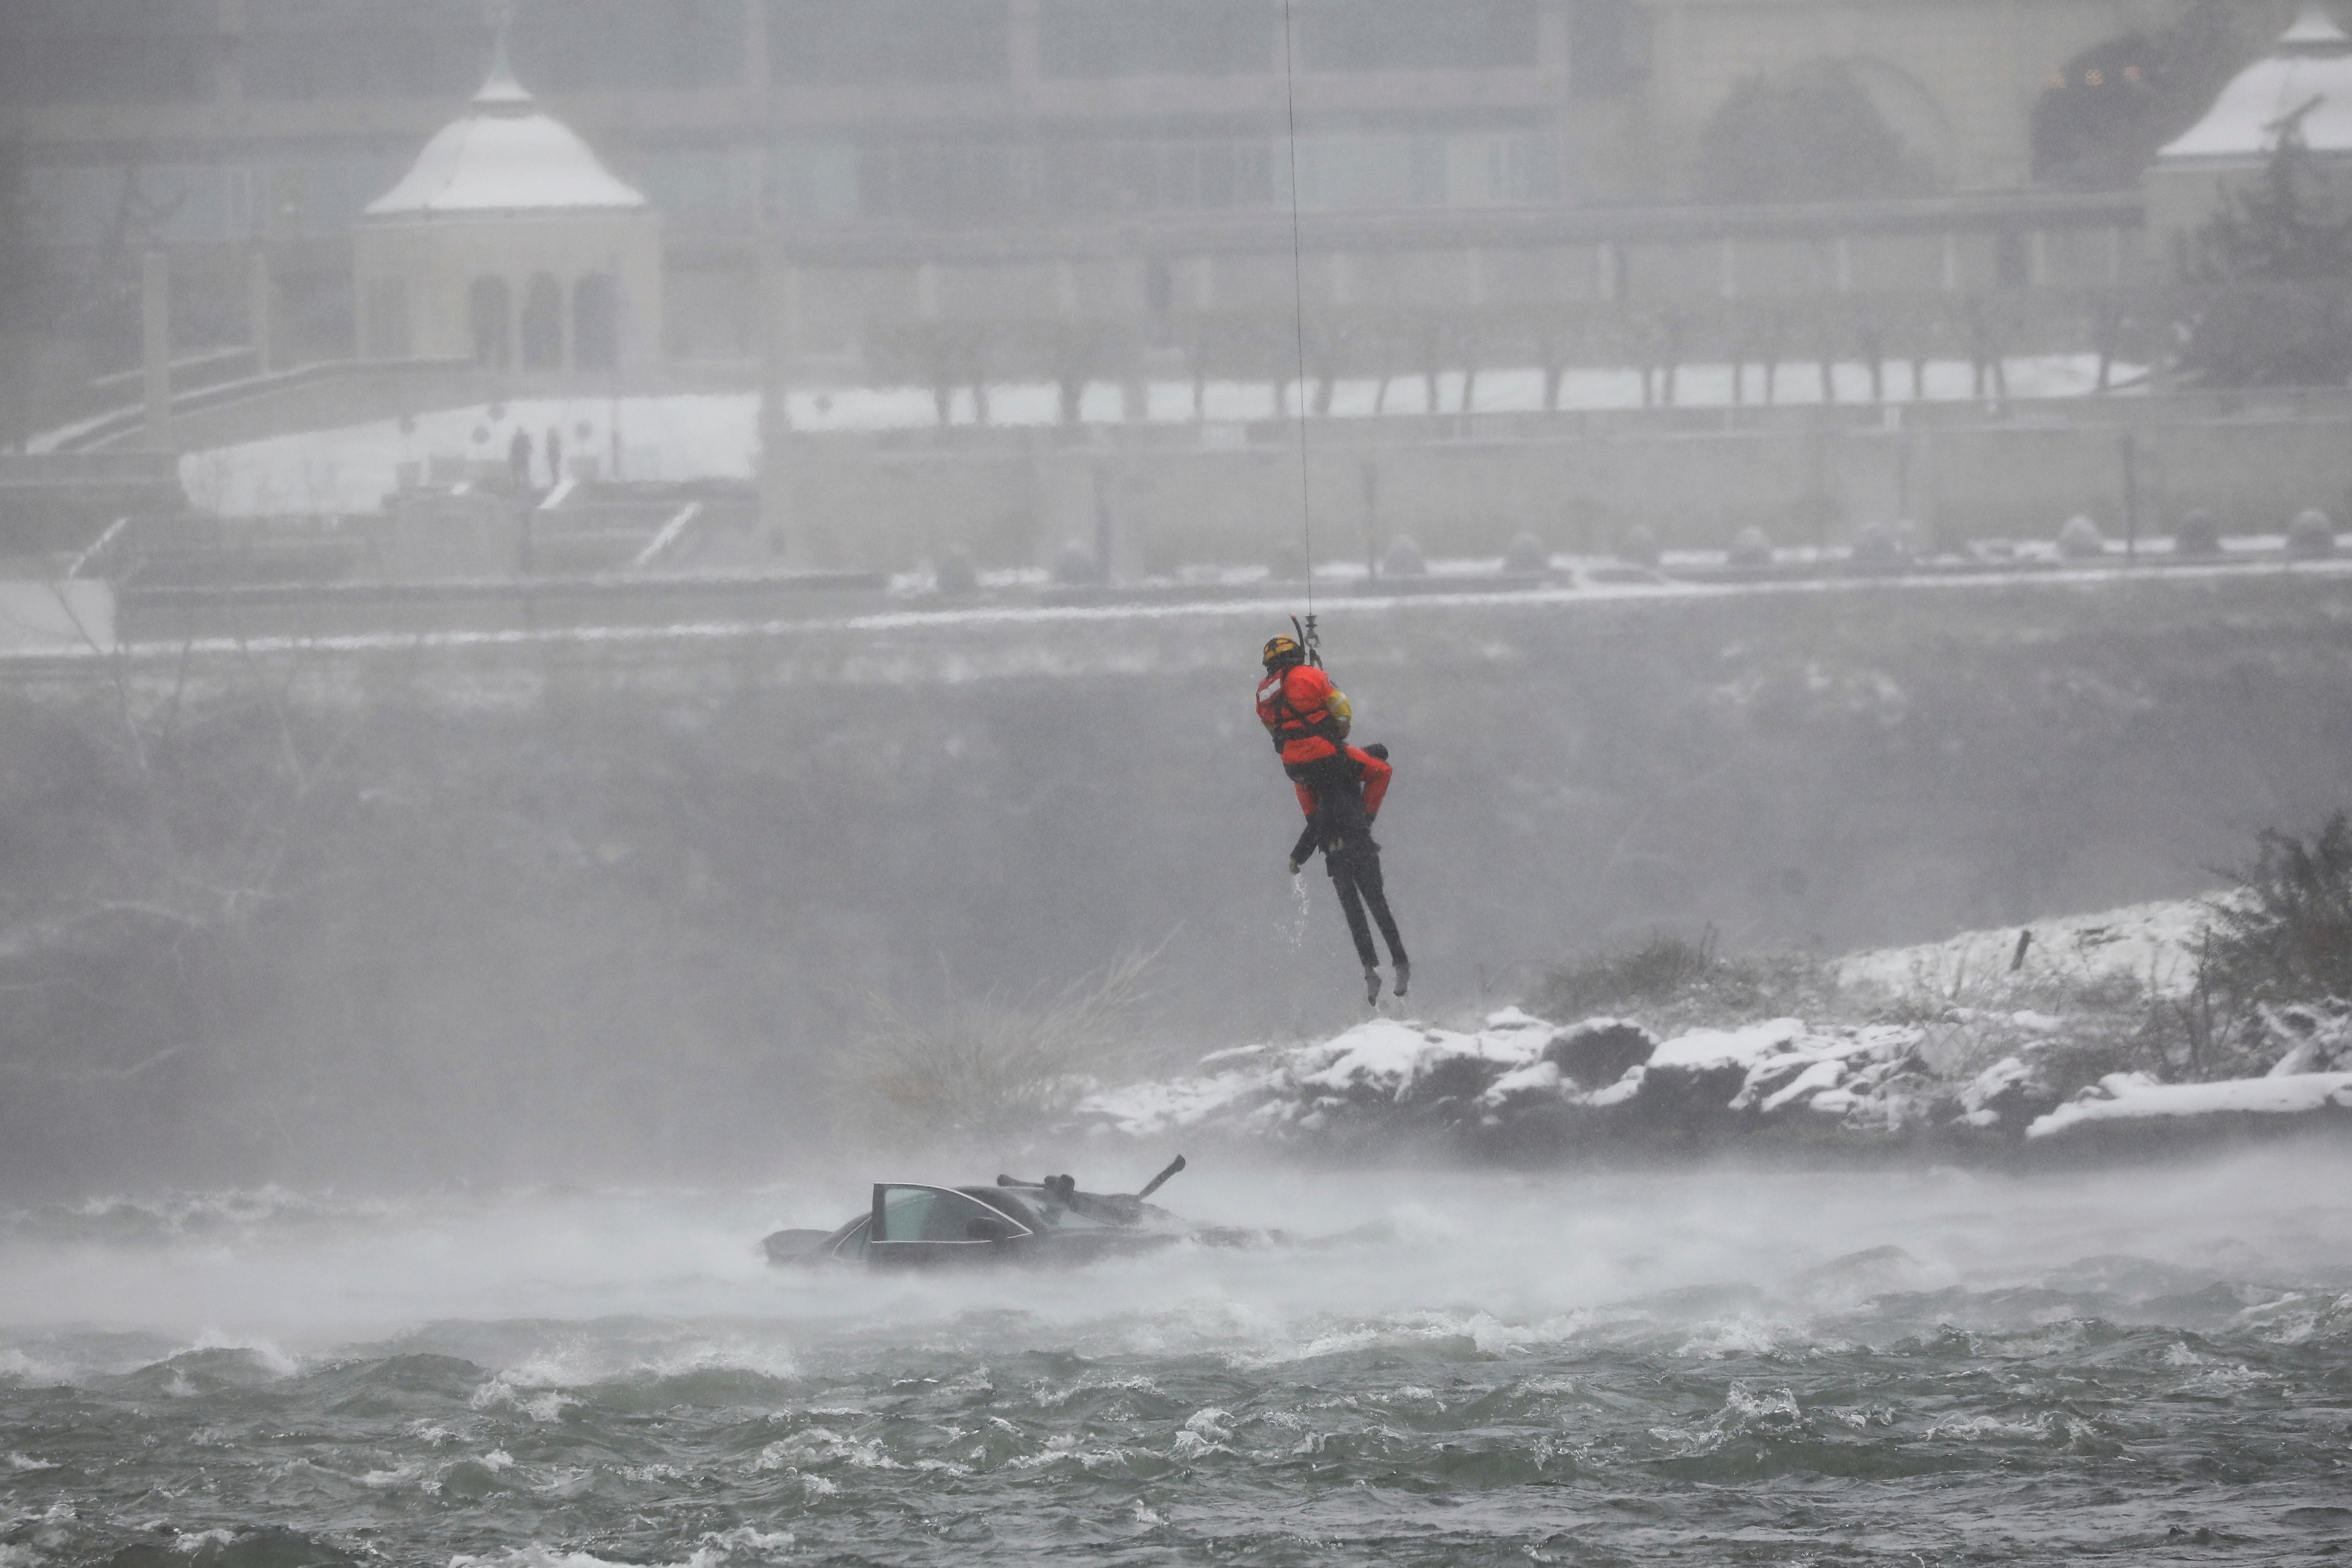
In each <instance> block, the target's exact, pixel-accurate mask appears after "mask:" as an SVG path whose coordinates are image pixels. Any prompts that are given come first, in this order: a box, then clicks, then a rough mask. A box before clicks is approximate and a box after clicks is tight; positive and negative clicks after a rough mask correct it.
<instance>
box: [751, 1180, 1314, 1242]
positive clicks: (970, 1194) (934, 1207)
mask: <svg viewBox="0 0 2352 1568" xmlns="http://www.w3.org/2000/svg"><path fill="white" fill-rule="evenodd" d="M1183 1168H1184V1157H1183V1156H1182V1155H1181V1154H1179V1155H1178V1156H1177V1157H1176V1160H1175V1163H1172V1164H1171V1165H1170V1166H1169V1167H1168V1168H1167V1169H1166V1170H1164V1171H1162V1172H1160V1174H1158V1175H1157V1176H1154V1177H1153V1178H1152V1179H1151V1180H1150V1183H1149V1184H1146V1185H1145V1187H1144V1188H1143V1190H1142V1191H1141V1192H1139V1193H1087V1192H1080V1191H1079V1190H1078V1184H1077V1180H1076V1177H1073V1176H1047V1177H1046V1178H1045V1179H1044V1180H1043V1181H1037V1182H1024V1181H1016V1180H1015V1179H1013V1177H1011V1176H999V1177H997V1178H996V1184H995V1185H993V1186H988V1187H941V1186H933V1185H931V1184H929V1183H925V1182H877V1183H875V1184H874V1202H873V1204H872V1205H871V1206H870V1207H869V1208H868V1209H867V1210H866V1213H864V1214H861V1215H855V1216H854V1217H852V1218H851V1219H849V1220H847V1221H846V1222H845V1223H844V1224H842V1225H841V1226H838V1227H837V1228H835V1229H833V1230H780V1231H777V1232H776V1233H775V1234H774V1235H772V1236H770V1237H765V1238H764V1239H762V1240H761V1243H760V1247H761V1251H763V1252H765V1253H766V1254H767V1255H768V1261H769V1262H771V1263H782V1264H792V1265H796V1266H803V1267H815V1266H822V1265H826V1264H834V1263H855V1264H863V1265H865V1266H866V1267H867V1268H935V1267H940V1266H943V1265H948V1266H952V1265H961V1264H971V1263H1027V1264H1034V1265H1041V1266H1044V1267H1048V1268H1051V1267H1055V1266H1066V1265H1071V1264H1080V1263H1092V1262H1094V1261H1096V1260H1097V1258H1124V1257H1129V1256H1131V1255H1132V1254H1135V1253H1139V1252H1150V1251H1155V1250H1157V1249H1158V1248H1160V1247H1171V1246H1173V1245H1175V1244H1176V1243H1178V1242H1181V1241H1191V1242H1194V1243H1198V1244H1202V1245H1204V1246H1210V1247H1249V1246H1254V1245H1263V1244H1265V1243H1267V1242H1270V1241H1279V1240H1281V1239H1283V1238H1282V1237H1280V1236H1279V1235H1277V1234H1273V1233H1269V1232H1265V1231H1255V1230H1236V1229H1233V1228H1230V1227H1227V1226H1208V1225H1195V1224H1193V1223H1192V1221H1190V1220H1186V1219H1181V1218H1179V1217H1178V1216H1177V1215H1172V1214H1170V1213H1169V1212H1168V1211H1167V1210H1166V1209H1163V1208H1161V1207H1160V1206H1159V1205H1155V1204H1150V1203H1147V1202H1145V1201H1144V1200H1145V1199H1147V1198H1149V1197H1150V1195H1151V1194H1153V1193H1155V1192H1158V1191H1159V1190H1160V1184H1161V1183H1163V1182H1165V1181H1166V1180H1167V1179H1168V1178H1169V1177H1171V1176H1172V1175H1174V1174H1175V1173H1177V1172H1179V1171H1181V1170H1182V1169H1183Z"/></svg>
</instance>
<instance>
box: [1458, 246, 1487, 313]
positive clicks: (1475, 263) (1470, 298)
mask: <svg viewBox="0 0 2352 1568" xmlns="http://www.w3.org/2000/svg"><path fill="white" fill-rule="evenodd" d="M1462 273H1463V276H1462V292H1463V296H1464V299H1465V302H1466V303H1467V304H1468V305H1469V307H1470V308H1471V309H1472V310H1485V309H1486V251H1485V250H1484V249H1483V248H1482V247H1478V246H1475V245H1474V246H1472V247H1470V248H1469V249H1468V250H1467V251H1465V252H1464V253H1463V258H1462Z"/></svg>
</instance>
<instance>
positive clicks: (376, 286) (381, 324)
mask: <svg viewBox="0 0 2352 1568" xmlns="http://www.w3.org/2000/svg"><path fill="white" fill-rule="evenodd" d="M365 326H366V336H367V352H368V353H369V354H370V355H371V356H372V357H373V358H375V359H406V358H407V357H408V281H407V279H403V278H371V279H368V286H367V304H366V321H365Z"/></svg>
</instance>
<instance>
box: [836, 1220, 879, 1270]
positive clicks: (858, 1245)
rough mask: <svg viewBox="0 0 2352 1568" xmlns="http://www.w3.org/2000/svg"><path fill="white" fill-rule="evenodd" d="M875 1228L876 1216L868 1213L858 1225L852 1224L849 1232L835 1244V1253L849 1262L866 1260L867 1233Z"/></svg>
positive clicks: (837, 1256)
mask: <svg viewBox="0 0 2352 1568" xmlns="http://www.w3.org/2000/svg"><path fill="white" fill-rule="evenodd" d="M873 1228H874V1216H873V1215H866V1217H865V1218H864V1219H861V1220H859V1221H858V1222H857V1223H856V1225H853V1226H850V1227H849V1230H848V1232H847V1234H845V1236H843V1237H842V1238H841V1239H840V1240H839V1241H836V1242H835V1243H834V1244H833V1255H834V1256H835V1258H841V1259H842V1260H843V1261H845V1262H848V1263H862V1262H864V1261H865V1260H866V1233H867V1232H869V1231H871V1230H872V1229H873Z"/></svg>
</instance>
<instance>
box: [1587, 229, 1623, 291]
mask: <svg viewBox="0 0 2352 1568" xmlns="http://www.w3.org/2000/svg"><path fill="white" fill-rule="evenodd" d="M1592 291H1593V293H1594V294H1595V295H1597V296H1599V297H1600V299H1601V300H1603V301H1604V302H1612V301H1614V300H1616V298H1617V245H1616V242H1615V241H1614V240H1607V239H1604V240H1602V241H1601V243H1600V245H1598V246H1597V247H1594V249H1593V252H1592Z"/></svg>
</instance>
